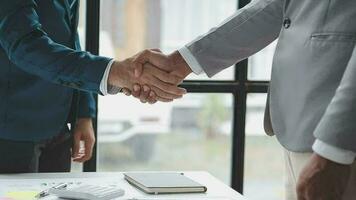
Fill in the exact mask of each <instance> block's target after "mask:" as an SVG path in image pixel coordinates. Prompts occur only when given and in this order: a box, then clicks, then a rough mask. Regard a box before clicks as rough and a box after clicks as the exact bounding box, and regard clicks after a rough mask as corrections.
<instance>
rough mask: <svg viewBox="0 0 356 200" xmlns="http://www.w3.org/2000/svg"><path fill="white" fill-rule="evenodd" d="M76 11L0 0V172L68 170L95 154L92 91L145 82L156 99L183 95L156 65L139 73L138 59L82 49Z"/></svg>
mask: <svg viewBox="0 0 356 200" xmlns="http://www.w3.org/2000/svg"><path fill="white" fill-rule="evenodd" d="M78 8H79V2H78V1H77V0H51V1H49V0H11V1H8V0H0V173H14V172H54V171H56V172H63V171H69V170H70V163H71V156H72V157H74V160H75V161H79V162H84V161H86V160H88V159H90V157H91V152H92V148H93V144H94V141H95V138H94V135H93V128H92V122H91V119H92V118H94V117H95V113H96V110H95V109H96V106H95V101H94V98H93V95H92V92H94V93H99V94H102V95H106V94H108V93H112V94H114V93H117V92H118V90H120V88H123V87H125V88H129V89H133V84H134V83H141V85H142V84H146V85H148V86H150V88H154V89H152V90H153V91H152V92H149V91H148V92H146V93H145V94H144V95H146V96H147V95H149V93H151V96H152V98H151V101H152V102H154V101H156V99H157V100H161V101H171V100H172V99H175V98H178V97H181V95H182V94H184V93H185V91H184V90H183V89H181V88H178V87H176V85H177V84H178V83H179V80H178V79H177V78H175V77H174V76H173V75H170V74H167V73H165V72H164V71H160V70H158V69H156V68H154V67H153V66H152V65H148V67H147V69H148V70H147V71H146V76H142V77H141V78H139V79H138V78H135V77H134V76H133V71H132V69H131V67H130V66H131V65H132V64H133V63H135V57H132V58H129V59H126V60H124V61H116V60H114V59H111V58H106V57H101V56H95V55H92V54H90V53H88V52H84V51H81V50H80V45H79V39H78V34H77V25H78ZM144 53H145V51H143V52H142V53H141V54H144ZM68 123H71V124H72V126H71V127H74V130H72V131H70V130H69V128H68V126H67V124H68ZM70 132H72V133H73V134H70ZM72 138H74V141H72ZM81 140H83V141H84V143H85V151H84V153H83V154H80V153H79V152H80V151H79V146H80V145H79V143H80V141H81ZM72 143H73V144H74V146H72ZM72 147H73V149H72Z"/></svg>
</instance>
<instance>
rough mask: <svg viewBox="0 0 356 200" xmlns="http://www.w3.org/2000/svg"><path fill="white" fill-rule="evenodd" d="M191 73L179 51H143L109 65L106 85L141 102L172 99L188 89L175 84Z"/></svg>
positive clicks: (180, 95)
mask: <svg viewBox="0 0 356 200" xmlns="http://www.w3.org/2000/svg"><path fill="white" fill-rule="evenodd" d="M190 73H192V70H191V69H190V67H189V66H188V64H187V63H186V62H185V60H184V59H183V57H182V56H181V55H180V54H179V52H178V51H175V52H173V53H172V54H170V55H165V54H162V53H161V52H160V51H159V50H157V49H154V50H144V51H142V52H140V53H138V54H137V55H135V56H133V57H131V58H128V59H125V60H123V61H115V62H114V63H113V65H112V67H111V70H110V73H109V78H108V85H109V86H112V87H120V88H123V90H122V91H123V93H124V94H126V95H127V96H130V95H133V96H134V97H136V98H138V99H140V101H141V102H142V103H147V102H148V103H150V104H154V103H156V102H157V101H161V102H171V101H173V100H174V99H178V98H182V96H183V95H184V94H186V93H187V91H186V90H185V89H184V88H180V87H178V85H179V84H180V83H182V82H183V80H184V79H185V78H186V77H187V76H188V75H189V74H190Z"/></svg>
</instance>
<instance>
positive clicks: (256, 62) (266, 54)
mask: <svg viewBox="0 0 356 200" xmlns="http://www.w3.org/2000/svg"><path fill="white" fill-rule="evenodd" d="M276 45H277V41H274V42H273V43H271V44H270V45H268V46H267V47H265V48H264V49H262V50H261V51H260V52H258V53H256V54H255V55H253V56H251V57H250V58H249V60H248V61H249V62H248V79H249V80H260V81H265V80H270V79H271V71H272V61H273V55H274V51H275V49H276Z"/></svg>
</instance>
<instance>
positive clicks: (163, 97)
mask: <svg viewBox="0 0 356 200" xmlns="http://www.w3.org/2000/svg"><path fill="white" fill-rule="evenodd" d="M151 89H152V90H153V91H154V92H155V94H156V100H157V101H161V102H172V101H173V100H174V99H179V98H181V97H182V96H177V95H173V94H169V93H167V92H165V91H163V90H161V89H160V88H158V87H156V86H151Z"/></svg>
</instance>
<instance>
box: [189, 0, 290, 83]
mask: <svg viewBox="0 0 356 200" xmlns="http://www.w3.org/2000/svg"><path fill="white" fill-rule="evenodd" d="M283 2H284V0H254V1H252V2H251V3H249V4H248V5H247V6H245V7H244V8H241V9H239V10H238V11H237V12H236V13H235V14H234V15H233V16H231V17H230V18H228V19H227V20H225V21H224V22H223V23H222V24H221V25H220V26H218V27H216V28H213V29H211V30H210V31H209V32H208V33H207V34H205V35H203V36H200V37H198V38H197V39H196V40H194V41H192V42H191V43H190V44H188V45H186V47H187V48H188V49H189V51H190V52H191V53H192V55H193V56H194V57H195V58H196V60H197V61H198V62H199V64H200V66H202V68H203V70H204V72H205V73H206V74H207V75H208V76H209V77H211V76H213V75H215V74H217V73H218V72H220V71H222V70H223V69H225V68H227V67H230V66H232V65H233V64H236V63H237V62H239V61H241V60H243V59H245V58H247V57H248V56H251V55H252V54H254V53H256V52H258V51H259V50H261V49H262V48H264V47H265V46H267V45H268V44H270V43H271V42H272V41H274V40H275V39H276V38H277V37H278V35H279V32H280V30H281V27H282V21H283V5H284V3H283Z"/></svg>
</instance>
